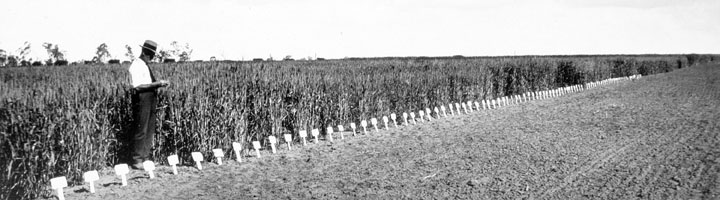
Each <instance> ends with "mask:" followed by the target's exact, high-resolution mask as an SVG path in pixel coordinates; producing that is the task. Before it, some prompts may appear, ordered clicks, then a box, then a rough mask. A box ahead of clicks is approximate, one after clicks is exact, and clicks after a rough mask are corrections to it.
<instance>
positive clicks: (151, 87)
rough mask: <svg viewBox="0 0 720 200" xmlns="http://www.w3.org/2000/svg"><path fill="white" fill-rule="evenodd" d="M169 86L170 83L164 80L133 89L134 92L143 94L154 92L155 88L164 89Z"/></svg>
mask: <svg viewBox="0 0 720 200" xmlns="http://www.w3.org/2000/svg"><path fill="white" fill-rule="evenodd" d="M169 84H170V82H168V81H166V80H159V81H155V82H153V83H149V84H141V85H138V86H137V87H135V90H137V91H138V92H145V91H149V90H154V89H156V88H160V87H165V86H168V85H169Z"/></svg>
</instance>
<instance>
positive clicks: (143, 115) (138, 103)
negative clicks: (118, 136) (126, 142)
mask: <svg viewBox="0 0 720 200" xmlns="http://www.w3.org/2000/svg"><path fill="white" fill-rule="evenodd" d="M132 104H133V124H132V132H131V134H132V137H131V139H132V159H133V161H134V162H142V161H145V160H148V159H149V158H150V153H151V151H152V144H153V138H154V137H155V118H156V116H155V108H156V107H157V92H156V91H154V90H153V91H146V92H136V93H135V94H134V95H133V98H132Z"/></svg>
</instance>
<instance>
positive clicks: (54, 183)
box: [50, 75, 642, 200]
mask: <svg viewBox="0 0 720 200" xmlns="http://www.w3.org/2000/svg"><path fill="white" fill-rule="evenodd" d="M640 77H642V76H641V75H633V76H628V77H619V78H611V79H606V80H602V81H596V82H590V83H587V84H586V85H584V86H583V85H573V86H568V87H562V88H557V89H552V90H543V91H536V92H527V93H523V94H522V95H513V96H510V97H507V96H504V97H499V98H497V99H492V100H482V101H481V102H482V103H480V102H477V101H475V102H473V101H468V102H463V103H454V105H453V103H450V104H449V105H448V107H447V108H446V107H445V105H441V106H440V108H439V109H438V107H435V108H434V109H433V111H434V112H435V118H438V119H439V118H440V114H442V116H444V117H447V116H448V114H447V111H449V112H450V115H456V114H455V113H457V115H459V114H461V110H460V109H461V108H462V111H464V113H465V114H468V113H469V112H468V110H470V112H472V111H473V104H474V106H475V110H478V111H479V110H480V109H495V108H499V107H500V106H507V105H510V104H518V103H522V102H527V101H531V100H538V99H546V98H552V97H558V96H561V95H564V94H568V93H573V92H578V91H582V90H586V89H590V88H594V87H598V86H602V85H607V84H611V83H616V82H618V81H621V80H630V79H639V78H640ZM481 104H482V107H480V106H481ZM448 108H449V109H448ZM418 115H419V117H418V118H416V115H415V113H414V112H410V114H408V113H406V112H404V113H403V114H402V117H403V121H404V124H405V125H409V124H410V122H412V123H413V124H417V119H419V120H420V121H425V118H427V120H428V121H430V120H432V119H433V117H432V112H431V110H430V108H425V110H420V111H418ZM408 118H410V120H409V121H408ZM390 119H391V120H392V121H393V124H394V126H395V127H398V123H397V116H396V115H395V113H391V114H390ZM382 120H383V123H384V124H385V126H384V128H385V130H389V126H388V123H389V119H388V117H387V116H383V117H382ZM370 123H371V124H372V125H373V128H374V129H375V131H376V132H379V128H378V120H377V119H376V118H371V119H370ZM360 126H361V127H362V129H363V133H364V134H367V133H368V131H367V126H368V123H367V121H366V120H362V121H360ZM337 128H338V132H339V133H340V139H345V137H344V135H343V133H344V132H345V127H344V126H343V125H338V126H337ZM350 128H352V132H353V136H355V134H356V133H357V130H356V129H357V126H356V125H355V123H350ZM333 133H334V129H333V127H332V126H330V127H327V134H326V136H325V137H326V139H327V140H328V141H333V136H332V134H333ZM310 134H311V135H312V136H313V137H314V140H313V141H314V142H315V143H319V142H320V141H319V135H320V130H318V129H312V130H311V131H310ZM298 135H299V136H300V138H301V139H302V144H303V146H306V145H307V140H306V138H307V136H308V135H307V131H305V130H301V131H299V134H298ZM283 136H284V139H285V142H286V143H287V147H288V150H292V146H291V143H292V135H290V134H284V135H283ZM268 141H269V142H270V147H271V149H272V153H273V154H275V153H276V151H277V150H276V147H275V144H277V142H278V141H277V138H276V137H275V136H269V137H268ZM252 145H253V149H254V150H255V153H256V154H257V157H258V158H260V157H261V155H260V141H253V142H252ZM232 147H233V151H234V152H235V156H236V160H237V162H242V159H241V154H240V151H241V150H242V145H241V144H240V143H238V142H233V143H232ZM212 151H213V156H214V157H216V159H217V164H218V165H222V158H223V157H224V156H225V155H224V152H223V149H213V150H212ZM191 157H192V159H193V161H195V164H196V167H197V168H198V170H202V161H203V160H204V157H203V155H202V153H200V152H192V153H191ZM167 160H168V164H169V165H170V166H171V167H172V170H173V174H175V175H177V174H178V171H177V164H179V163H180V162H179V159H178V156H177V155H171V156H168V157H167ZM143 168H144V170H145V171H147V173H148V176H149V178H150V179H153V178H155V174H154V173H153V171H154V170H155V163H154V162H153V161H149V160H148V161H145V162H143ZM114 169H115V174H116V175H118V176H120V179H121V183H122V186H127V185H128V183H127V174H128V173H129V172H130V170H129V167H128V165H127V164H118V165H115V168H114ZM99 178H100V177H99V175H98V172H97V171H96V170H93V171H88V172H85V173H84V174H83V179H84V182H86V183H88V184H89V187H90V193H95V185H94V182H95V181H97V180H99ZM50 187H51V188H52V189H53V190H56V191H57V197H58V199H60V200H64V199H65V198H64V195H63V188H65V187H67V179H66V178H65V176H60V177H56V178H52V179H50Z"/></svg>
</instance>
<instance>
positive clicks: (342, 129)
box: [338, 125, 345, 140]
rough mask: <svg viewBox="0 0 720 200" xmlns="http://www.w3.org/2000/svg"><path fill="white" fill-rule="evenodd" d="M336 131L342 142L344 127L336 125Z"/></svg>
mask: <svg viewBox="0 0 720 200" xmlns="http://www.w3.org/2000/svg"><path fill="white" fill-rule="evenodd" d="M338 131H339V132H340V139H341V140H344V139H345V136H343V134H344V133H343V132H345V127H344V126H343V125H338Z"/></svg>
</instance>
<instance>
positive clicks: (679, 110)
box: [64, 65, 720, 200]
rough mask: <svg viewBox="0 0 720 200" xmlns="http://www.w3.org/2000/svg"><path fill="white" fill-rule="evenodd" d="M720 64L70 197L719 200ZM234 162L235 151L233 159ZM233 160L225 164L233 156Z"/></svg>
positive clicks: (106, 180)
mask: <svg viewBox="0 0 720 200" xmlns="http://www.w3.org/2000/svg"><path fill="white" fill-rule="evenodd" d="M719 79H720V65H705V66H696V67H693V68H684V69H680V70H676V71H674V72H671V73H666V74H659V75H653V76H645V77H643V78H642V79H640V80H636V81H624V82H621V83H619V84H614V85H608V86H601V87H598V88H594V89H590V90H586V91H582V92H579V93H573V94H568V95H564V96H561V97H558V98H554V99H546V100H537V101H532V102H527V103H522V104H520V105H511V106H507V107H501V108H499V109H497V110H485V111H480V112H474V113H471V114H468V115H459V116H450V117H447V118H441V119H437V120H433V121H430V122H422V123H420V124H418V125H412V126H407V127H401V128H397V129H390V130H389V131H380V132H378V133H375V132H373V133H371V134H369V135H362V136H361V135H358V136H356V137H346V139H344V140H337V139H336V140H335V142H328V141H321V142H320V144H311V145H309V146H307V147H299V146H295V148H293V150H292V151H288V150H287V147H286V146H283V145H281V146H280V148H279V152H278V154H274V155H271V154H270V153H269V152H268V151H263V157H262V158H254V157H247V158H245V160H243V162H242V163H237V162H234V161H225V163H224V165H222V166H218V165H216V164H212V163H204V169H203V170H202V171H199V170H197V169H195V168H193V167H189V166H183V167H180V168H179V171H180V174H179V175H172V174H171V170H170V169H169V168H167V167H159V169H158V170H156V176H157V178H156V179H148V178H147V175H146V174H144V173H143V172H142V171H133V173H132V174H131V176H130V179H131V180H130V181H129V185H128V186H125V187H122V186H120V185H119V184H120V179H119V178H117V177H115V176H113V175H112V174H110V173H111V171H105V172H103V174H104V175H103V176H102V179H101V180H100V181H99V182H98V183H96V187H97V193H95V194H90V193H89V192H88V191H87V186H75V187H71V188H66V189H65V190H64V191H65V193H66V198H67V199H103V200H110V199H446V198H453V199H454V198H460V199H519V198H520V199H636V198H639V199H718V198H720V177H719V175H720V148H718V147H720V136H718V133H719V132H720V123H719V122H718V119H720V80H719ZM230 156H232V155H230ZM226 159H227V158H226Z"/></svg>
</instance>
